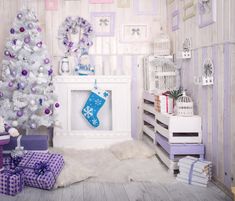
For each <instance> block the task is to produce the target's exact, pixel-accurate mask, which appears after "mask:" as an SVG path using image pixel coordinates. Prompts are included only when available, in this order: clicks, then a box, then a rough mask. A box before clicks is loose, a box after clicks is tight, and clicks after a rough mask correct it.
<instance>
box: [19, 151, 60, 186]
mask: <svg viewBox="0 0 235 201" xmlns="http://www.w3.org/2000/svg"><path fill="white" fill-rule="evenodd" d="M63 166H64V159H63V156H62V155H60V154H51V153H40V152H28V153H26V155H25V156H24V157H23V159H22V160H21V162H20V163H19V165H18V167H20V168H23V169H24V173H25V185H26V186H31V187H35V188H40V189H46V190H49V189H52V188H53V186H54V184H55V182H56V178H57V177H58V175H59V174H60V172H61V170H62V168H63Z"/></svg>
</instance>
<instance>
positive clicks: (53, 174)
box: [19, 152, 56, 189]
mask: <svg viewBox="0 0 235 201" xmlns="http://www.w3.org/2000/svg"><path fill="white" fill-rule="evenodd" d="M34 154H35V152H33V153H32V155H31V156H30V157H29V159H28V160H27V161H26V163H25V164H26V165H27V164H28V162H29V161H30V160H31V159H32V158H33V156H34ZM52 156H53V154H51V155H50V157H49V158H48V160H47V161H46V162H43V163H48V164H49V161H50V159H51V158H52ZM40 162H42V161H40ZM19 167H21V168H27V169H30V170H33V171H34V168H31V167H24V166H19ZM48 172H51V173H52V176H53V178H54V180H56V177H55V173H54V172H53V171H51V170H50V171H48ZM39 177H40V174H39V175H38V176H37V178H36V182H37V184H38V186H39V187H41V188H42V189H44V188H43V186H41V185H40V183H39V181H38V179H39Z"/></svg>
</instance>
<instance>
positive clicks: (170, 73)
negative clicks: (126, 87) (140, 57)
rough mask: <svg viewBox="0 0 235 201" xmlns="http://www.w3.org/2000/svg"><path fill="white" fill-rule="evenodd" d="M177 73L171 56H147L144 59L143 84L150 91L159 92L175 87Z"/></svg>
mask: <svg viewBox="0 0 235 201" xmlns="http://www.w3.org/2000/svg"><path fill="white" fill-rule="evenodd" d="M177 76H179V73H177V69H176V68H175V65H174V63H173V62H172V57H171V56H168V57H154V56H148V57H146V58H145V60H144V85H145V90H146V91H149V92H150V93H155V94H160V93H162V92H165V91H170V90H174V89H176V88H177V87H178V86H177V85H178V83H177V81H178V80H179V78H177Z"/></svg>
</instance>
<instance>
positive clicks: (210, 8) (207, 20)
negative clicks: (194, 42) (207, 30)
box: [198, 0, 217, 28]
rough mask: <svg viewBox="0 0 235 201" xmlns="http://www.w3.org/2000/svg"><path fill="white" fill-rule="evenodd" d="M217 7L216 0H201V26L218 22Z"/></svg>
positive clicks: (199, 8)
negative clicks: (204, 1) (205, 1)
mask: <svg viewBox="0 0 235 201" xmlns="http://www.w3.org/2000/svg"><path fill="white" fill-rule="evenodd" d="M216 8H217V5H216V0H208V1H207V3H203V1H202V0H199V2H198V10H199V28H203V27H206V26H209V25H210V24H213V23H214V22H216V14H217V13H216Z"/></svg>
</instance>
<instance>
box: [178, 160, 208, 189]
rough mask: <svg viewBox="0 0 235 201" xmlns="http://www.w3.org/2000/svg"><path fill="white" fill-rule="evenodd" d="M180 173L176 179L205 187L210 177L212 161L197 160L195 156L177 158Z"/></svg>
mask: <svg viewBox="0 0 235 201" xmlns="http://www.w3.org/2000/svg"><path fill="white" fill-rule="evenodd" d="M178 165H179V170H180V174H178V175H177V178H176V179H177V180H178V181H181V182H184V183H188V184H193V185H197V186H203V187H206V186H207V185H208V182H209V181H211V178H212V163H211V162H210V161H202V160H198V159H197V158H195V157H190V156H187V157H185V158H182V159H180V160H179V163H178Z"/></svg>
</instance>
